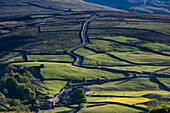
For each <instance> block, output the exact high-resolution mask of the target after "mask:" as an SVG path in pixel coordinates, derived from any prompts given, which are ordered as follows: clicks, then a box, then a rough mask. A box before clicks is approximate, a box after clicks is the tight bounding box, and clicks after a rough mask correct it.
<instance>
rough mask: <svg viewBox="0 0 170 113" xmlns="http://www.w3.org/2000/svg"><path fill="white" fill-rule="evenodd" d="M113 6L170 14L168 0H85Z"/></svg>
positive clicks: (136, 10) (127, 9)
mask: <svg viewBox="0 0 170 113" xmlns="http://www.w3.org/2000/svg"><path fill="white" fill-rule="evenodd" d="M84 1H87V2H92V3H96V4H101V5H105V6H109V7H113V8H118V9H123V10H126V11H131V12H145V13H158V14H170V1H168V0H105V1H104V2H103V0H97V1H94V0H84Z"/></svg>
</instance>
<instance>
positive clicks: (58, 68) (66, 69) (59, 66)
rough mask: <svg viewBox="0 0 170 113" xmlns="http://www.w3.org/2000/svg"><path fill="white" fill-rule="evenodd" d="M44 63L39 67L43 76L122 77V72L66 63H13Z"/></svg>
mask: <svg viewBox="0 0 170 113" xmlns="http://www.w3.org/2000/svg"><path fill="white" fill-rule="evenodd" d="M40 64H44V65H45V66H46V68H42V69H41V74H42V75H43V76H44V78H60V79H75V80H82V79H83V78H86V79H87V80H90V79H96V78H112V79H114V78H120V77H124V75H123V74H118V73H112V72H107V71H102V70H98V69H85V68H80V67H75V66H72V65H71V64H67V63H50V62H28V63H14V65H23V66H26V67H31V66H39V65H40Z"/></svg>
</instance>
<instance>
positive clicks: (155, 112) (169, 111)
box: [150, 105, 170, 113]
mask: <svg viewBox="0 0 170 113" xmlns="http://www.w3.org/2000/svg"><path fill="white" fill-rule="evenodd" d="M150 113H170V106H168V105H164V106H162V107H157V108H154V109H152V110H151V112H150Z"/></svg>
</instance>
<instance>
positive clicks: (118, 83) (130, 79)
mask: <svg viewBox="0 0 170 113" xmlns="http://www.w3.org/2000/svg"><path fill="white" fill-rule="evenodd" d="M129 80H131V79H126V80H124V81H121V82H119V83H116V84H115V85H119V84H123V83H125V82H128V81H129Z"/></svg>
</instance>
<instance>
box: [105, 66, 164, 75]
mask: <svg viewBox="0 0 170 113" xmlns="http://www.w3.org/2000/svg"><path fill="white" fill-rule="evenodd" d="M166 67H167V66H125V67H107V68H111V69H117V70H124V71H137V72H141V73H142V72H154V71H157V70H160V69H164V68H166Z"/></svg>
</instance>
